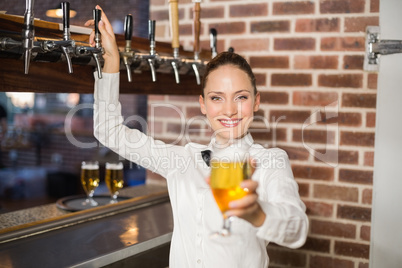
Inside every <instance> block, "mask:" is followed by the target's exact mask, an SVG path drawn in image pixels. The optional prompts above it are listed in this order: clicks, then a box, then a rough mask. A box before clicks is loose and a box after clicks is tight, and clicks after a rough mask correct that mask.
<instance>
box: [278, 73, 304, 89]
mask: <svg viewBox="0 0 402 268" xmlns="http://www.w3.org/2000/svg"><path fill="white" fill-rule="evenodd" d="M311 84H312V77H311V74H272V76H271V85H272V86H294V87H296V86H301V87H305V86H311Z"/></svg>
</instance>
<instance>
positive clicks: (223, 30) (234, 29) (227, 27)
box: [208, 22, 246, 35]
mask: <svg viewBox="0 0 402 268" xmlns="http://www.w3.org/2000/svg"><path fill="white" fill-rule="evenodd" d="M208 28H209V29H211V28H215V29H216V30H217V32H218V34H219V35H221V34H243V33H245V31H246V24H245V22H226V23H225V22H222V23H211V24H210V25H209V27H208Z"/></svg>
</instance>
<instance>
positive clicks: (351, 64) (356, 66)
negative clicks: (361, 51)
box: [343, 55, 364, 70]
mask: <svg viewBox="0 0 402 268" xmlns="http://www.w3.org/2000/svg"><path fill="white" fill-rule="evenodd" d="M363 63H364V56H361V55H348V56H345V57H343V68H344V69H345V70H346V69H347V70H363Z"/></svg>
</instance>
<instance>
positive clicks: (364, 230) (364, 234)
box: [360, 225, 371, 241]
mask: <svg viewBox="0 0 402 268" xmlns="http://www.w3.org/2000/svg"><path fill="white" fill-rule="evenodd" d="M370 230H371V228H370V226H365V225H363V226H362V227H361V228H360V238H361V239H363V240H366V241H370Z"/></svg>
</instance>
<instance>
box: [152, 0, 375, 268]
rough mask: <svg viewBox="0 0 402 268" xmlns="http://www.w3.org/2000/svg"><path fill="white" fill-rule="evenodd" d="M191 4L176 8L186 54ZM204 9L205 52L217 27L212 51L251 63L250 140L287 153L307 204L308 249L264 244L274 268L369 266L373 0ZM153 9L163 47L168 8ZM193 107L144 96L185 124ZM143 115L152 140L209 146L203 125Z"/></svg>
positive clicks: (192, 101)
mask: <svg viewBox="0 0 402 268" xmlns="http://www.w3.org/2000/svg"><path fill="white" fill-rule="evenodd" d="M192 7H193V4H192V3H191V1H190V0H185V1H181V0H180V1H179V14H180V42H181V44H182V45H183V46H184V48H185V49H187V50H192V44H193V41H192V40H193V37H192ZM201 9H202V11H201V18H202V19H201V22H202V26H201V27H202V29H201V46H202V47H203V48H204V49H209V29H210V28H216V29H217V31H218V51H223V50H227V49H228V48H229V47H233V48H234V49H235V51H236V52H238V53H239V54H241V55H243V56H244V57H245V58H246V59H248V60H249V62H250V64H251V65H252V67H253V69H254V71H255V74H256V77H257V83H258V89H259V91H260V92H261V95H262V104H261V109H260V111H258V113H257V118H256V121H255V122H254V123H253V125H252V129H251V131H252V134H253V136H254V138H255V140H256V141H257V142H259V143H261V144H263V145H264V146H267V147H272V146H277V147H280V148H283V149H285V150H286V151H287V152H288V154H289V157H290V159H291V163H292V166H293V172H294V175H295V178H296V180H297V182H298V183H299V187H300V195H301V196H302V199H303V201H304V202H305V204H306V206H307V213H308V216H309V219H310V232H309V237H308V240H307V243H306V244H305V246H304V247H302V248H301V249H297V250H289V249H285V248H282V247H279V246H276V245H270V246H269V247H268V251H269V255H270V258H271V265H270V267H319V268H321V267H330V268H332V267H341V268H349V267H350V268H352V267H354V268H363V267H368V260H369V244H370V222H371V199H372V180H373V156H374V135H375V114H376V90H377V74H376V73H369V72H365V71H363V55H364V50H365V33H364V32H365V28H366V26H368V25H378V23H379V19H378V16H379V13H378V12H379V0H315V1H296V0H288V1H282V0H269V1H258V0H255V1H235V0H232V1H230V0H227V1H225V0H204V1H202V4H201ZM150 11H151V12H150V18H151V19H155V20H156V35H157V40H159V41H167V42H169V41H170V37H169V36H170V34H169V23H168V1H167V0H151V1H150ZM197 100H198V97H197V96H193V97H177V96H150V97H149V104H150V107H152V105H154V104H160V103H170V104H173V105H175V106H177V107H178V108H179V109H180V110H181V111H182V112H183V113H184V116H185V118H186V119H187V120H189V119H194V118H195V117H196V116H200V115H201V113H200V111H199V108H198V102H197ZM149 109H150V110H149V115H150V117H149V120H150V123H151V124H150V125H152V126H153V128H152V131H153V132H154V133H155V136H156V137H157V138H160V139H164V140H166V141H170V142H171V141H176V140H178V141H179V143H181V144H183V143H185V142H187V141H189V140H191V141H196V142H202V143H207V142H208V141H209V137H210V134H211V132H210V129H209V128H208V126H207V125H206V124H205V121H203V120H200V119H198V120H192V121H191V124H189V123H187V124H186V123H184V121H183V120H182V118H181V117H180V115H179V113H178V112H176V111H174V110H173V109H170V110H169V109H168V108H164V109H165V110H162V108H156V107H154V108H149ZM151 110H152V111H151ZM151 112H153V114H152V113H151ZM167 115H169V117H168V118H167ZM184 127H187V128H186V129H185V128H184ZM183 129H185V131H184V132H183ZM200 129H201V130H202V131H199V130H200ZM191 130H193V131H191ZM197 130H198V131H197ZM181 134H188V136H184V137H182V136H181Z"/></svg>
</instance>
